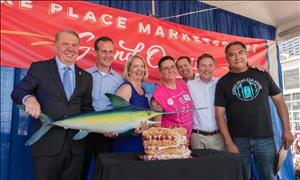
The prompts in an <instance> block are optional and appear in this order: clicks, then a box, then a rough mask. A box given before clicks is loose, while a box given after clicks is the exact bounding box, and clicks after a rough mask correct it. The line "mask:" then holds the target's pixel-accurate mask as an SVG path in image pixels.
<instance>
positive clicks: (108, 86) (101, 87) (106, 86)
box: [87, 66, 124, 111]
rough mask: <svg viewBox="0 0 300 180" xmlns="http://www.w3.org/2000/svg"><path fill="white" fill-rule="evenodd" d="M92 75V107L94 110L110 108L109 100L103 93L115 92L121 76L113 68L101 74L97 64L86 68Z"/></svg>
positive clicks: (121, 82) (121, 80)
mask: <svg viewBox="0 0 300 180" xmlns="http://www.w3.org/2000/svg"><path fill="white" fill-rule="evenodd" d="M87 71H88V72H89V73H90V74H91V75H92V76H93V90H92V98H93V102H92V103H93V107H94V109H95V110H96V111H104V110H109V109H112V108H113V107H112V105H111V102H110V101H109V99H108V98H107V97H106V96H105V93H111V94H115V93H116V91H117V89H118V88H119V87H120V86H121V84H123V82H124V80H123V78H122V77H121V76H120V75H119V74H118V73H117V72H116V71H114V70H113V69H110V71H109V72H108V73H106V74H105V75H103V74H102V73H100V72H99V70H98V68H97V66H94V67H92V68H90V69H88V70H87Z"/></svg>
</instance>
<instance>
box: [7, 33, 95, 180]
mask: <svg viewBox="0 0 300 180" xmlns="http://www.w3.org/2000/svg"><path fill="white" fill-rule="evenodd" d="M79 40H80V39H79V36H78V34H77V33H76V32H74V31H72V30H62V31H60V32H58V33H57V34H56V36H55V49H56V52H57V55H56V57H55V58H53V59H51V60H47V61H41V62H35V63H32V65H31V67H30V68H29V70H28V72H27V74H26V76H25V77H24V79H23V80H22V81H21V83H20V84H19V86H17V87H16V88H15V89H14V90H13V92H12V94H11V97H12V99H13V100H14V102H16V103H17V104H24V105H25V111H26V113H27V114H28V115H30V116H31V117H33V118H34V119H35V120H34V122H33V131H36V130H37V129H39V127H40V126H41V122H40V121H39V119H38V118H39V116H40V113H41V112H43V113H44V114H46V115H48V116H49V117H51V118H52V119H53V120H60V119H64V118H66V117H68V116H72V115H77V114H81V113H84V112H91V111H94V109H93V107H92V98H91V91H92V77H91V75H90V74H89V73H87V72H85V71H84V70H82V69H80V68H79V67H77V66H76V65H75V61H76V59H77V57H78V51H79ZM76 132H77V130H66V129H64V128H61V127H53V128H52V129H50V131H48V132H47V133H46V134H45V135H44V136H43V137H42V138H41V139H40V140H38V141H37V142H36V143H35V144H33V145H32V158H33V164H34V170H35V178H36V179H42V180H45V179H55V180H57V179H72V180H73V179H74V180H75V179H80V174H81V171H82V167H83V162H84V153H85V148H86V142H85V139H83V140H79V141H75V140H73V139H72V138H73V136H74V134H76Z"/></svg>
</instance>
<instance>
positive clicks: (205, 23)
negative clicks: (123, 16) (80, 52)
mask: <svg viewBox="0 0 300 180" xmlns="http://www.w3.org/2000/svg"><path fill="white" fill-rule="evenodd" d="M89 2H92V3H96V4H101V5H105V6H110V7H113V8H118V9H123V10H127V11H132V12H136V13H140V14H143V15H150V14H151V0H147V1H140V0H137V1H133V0H132V1H131V0H128V1H117V0H110V1H107V0H99V1H89ZM208 8H213V6H209V5H207V4H204V3H201V2H198V1H196V0H191V1H165V0H156V1H155V9H156V12H155V14H156V17H157V18H163V17H169V16H173V15H177V14H182V13H188V12H192V11H198V10H203V9H208ZM169 21H171V22H175V23H179V24H183V25H187V26H192V27H195V28H201V29H206V30H210V31H216V32H222V33H226V34H233V35H238V36H244V37H251V38H262V39H269V40H274V39H275V35H276V33H275V31H276V28H275V27H272V26H269V25H266V24H262V23H260V22H257V21H254V20H251V19H249V18H246V17H242V16H239V15H236V14H233V13H230V12H226V11H224V10H220V9H218V10H211V11H205V12H202V13H197V14H192V15H187V16H183V17H179V18H172V19H169ZM12 61H13V60H12ZM0 70H1V71H0V72H1V179H33V170H32V162H31V156H30V148H29V147H25V146H24V142H25V141H26V139H28V137H29V136H30V134H31V129H30V127H31V120H30V119H28V118H27V117H26V116H25V114H24V113H23V112H21V111H19V110H18V108H17V107H16V106H15V105H14V104H13V103H12V101H11V99H10V93H11V91H12V90H13V87H14V86H15V85H16V84H18V83H19V81H20V79H22V78H23V76H24V75H25V73H26V71H27V70H26V69H19V68H8V67H1V68H0Z"/></svg>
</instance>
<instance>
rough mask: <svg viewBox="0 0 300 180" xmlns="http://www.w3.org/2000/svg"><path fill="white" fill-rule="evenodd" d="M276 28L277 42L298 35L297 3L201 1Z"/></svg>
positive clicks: (299, 33)
mask: <svg viewBox="0 0 300 180" xmlns="http://www.w3.org/2000/svg"><path fill="white" fill-rule="evenodd" d="M201 2H204V3H206V4H209V5H212V6H215V7H218V8H220V9H224V10H226V11H230V12H233V13H235V14H239V15H242V16H245V17H248V18H251V19H254V20H257V21H259V22H262V23H265V24H268V25H272V26H274V27H276V28H277V38H276V39H277V40H278V41H281V40H285V39H289V38H291V37H295V36H299V35H300V2H299V1H201Z"/></svg>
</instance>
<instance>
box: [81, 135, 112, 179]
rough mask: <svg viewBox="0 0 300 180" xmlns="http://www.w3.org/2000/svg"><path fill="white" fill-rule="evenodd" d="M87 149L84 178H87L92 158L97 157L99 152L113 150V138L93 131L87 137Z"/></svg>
mask: <svg viewBox="0 0 300 180" xmlns="http://www.w3.org/2000/svg"><path fill="white" fill-rule="evenodd" d="M86 138H87V151H86V154H85V161H84V167H83V171H82V176H81V177H82V178H81V179H82V180H85V179H87V177H88V174H89V169H90V164H91V160H92V158H93V157H94V158H97V155H98V154H99V153H110V152H112V138H108V137H105V136H104V135H103V134H99V133H91V134H89V135H88V136H87V137H86Z"/></svg>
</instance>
